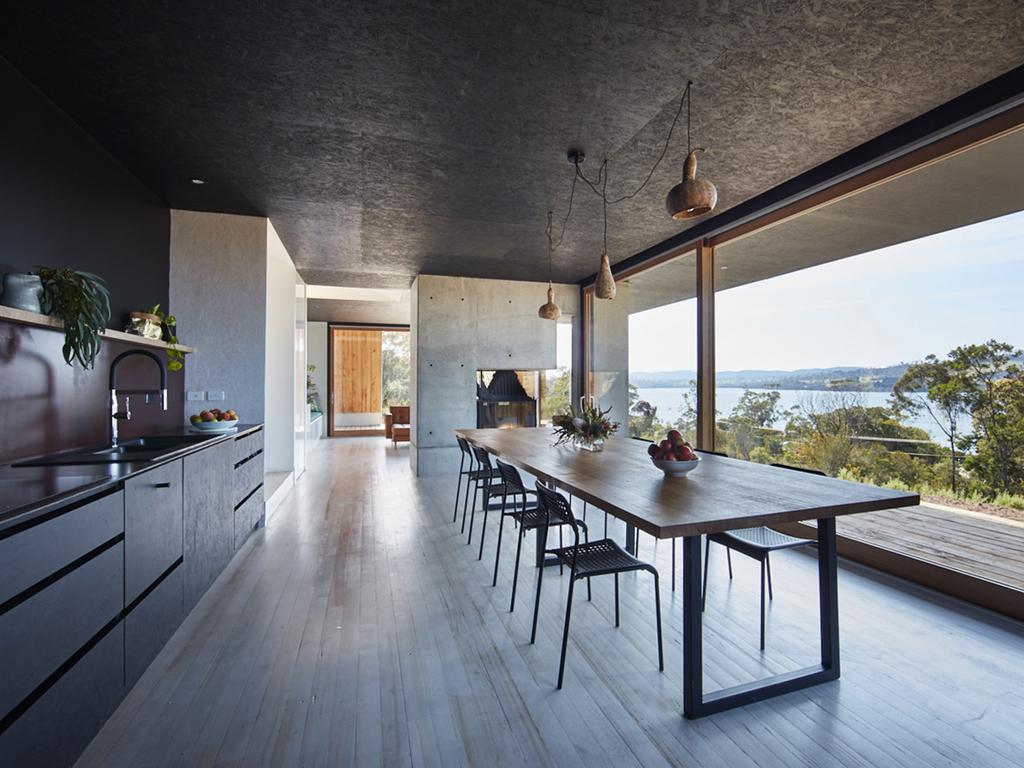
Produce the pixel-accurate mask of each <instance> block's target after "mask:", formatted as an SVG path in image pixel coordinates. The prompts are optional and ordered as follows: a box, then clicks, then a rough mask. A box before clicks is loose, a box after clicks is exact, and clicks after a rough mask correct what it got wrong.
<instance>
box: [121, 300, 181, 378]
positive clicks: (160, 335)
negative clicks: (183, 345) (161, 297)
mask: <svg viewBox="0 0 1024 768" xmlns="http://www.w3.org/2000/svg"><path fill="white" fill-rule="evenodd" d="M128 317H129V319H130V320H131V322H132V327H133V329H134V327H135V325H136V323H138V324H139V326H140V327H141V328H142V330H143V331H145V332H143V333H141V335H142V336H146V337H147V338H150V339H163V340H164V341H165V342H167V370H168V371H180V370H181V369H182V368H183V367H184V365H185V355H184V353H183V352H182V351H181V350H180V349H178V337H177V335H176V334H177V325H178V318H176V317H175V316H174V315H168V314H167V313H166V312H164V311H163V310H162V309H160V305H159V304H154V305H153V306H152V307H150V308H149V309H147V310H146V311H145V312H130V313H129V314H128ZM136 317H137V318H138V320H136ZM154 327H155V330H154ZM133 332H136V331H133ZM153 334H155V335H153Z"/></svg>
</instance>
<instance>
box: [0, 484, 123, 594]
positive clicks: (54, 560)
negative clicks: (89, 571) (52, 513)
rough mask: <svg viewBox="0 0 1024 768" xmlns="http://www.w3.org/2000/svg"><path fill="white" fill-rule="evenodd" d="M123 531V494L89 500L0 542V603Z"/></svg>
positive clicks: (119, 492)
mask: <svg viewBox="0 0 1024 768" xmlns="http://www.w3.org/2000/svg"><path fill="white" fill-rule="evenodd" d="M122 531H124V493H123V492H122V491H118V492H117V493H114V494H111V495H109V496H104V497H103V498H100V499H97V500H96V501H90V502H87V503H85V504H83V505H82V506H79V507H76V508H74V509H72V510H70V511H68V512H64V513H62V514H59V515H57V516H56V517H53V518H50V519H49V520H47V521H45V522H42V523H39V524H38V525H33V526H32V527H30V528H26V529H24V530H22V531H20V532H18V533H15V534H12V535H10V536H7V537H6V538H3V539H0V603H3V602H5V601H7V600H9V599H10V598H12V597H14V596H15V595H17V594H18V593H19V592H22V591H23V590H26V589H28V588H29V587H31V586H32V585H33V584H36V583H37V582H40V581H42V580H43V579H45V578H46V577H47V576H49V575H51V574H53V573H55V572H57V571H59V570H60V569H61V568H63V567H64V566H66V565H68V564H69V563H72V562H74V561H75V560H77V559H78V558H80V557H81V556H82V555H84V554H86V553H88V552H91V551H92V550H94V549H95V548H96V547H98V546H100V545H101V544H104V543H106V542H108V541H110V540H111V539H112V538H114V537H115V536H117V535H118V534H119V533H121V532H122Z"/></svg>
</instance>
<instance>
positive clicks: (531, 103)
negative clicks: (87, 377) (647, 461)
mask: <svg viewBox="0 0 1024 768" xmlns="http://www.w3.org/2000/svg"><path fill="white" fill-rule="evenodd" d="M5 11H6V13H5V23H4V24H3V25H2V26H0V52H2V53H3V55H4V56H6V57H7V58H8V59H9V60H10V61H11V62H12V63H13V64H14V65H15V66H16V67H17V68H19V69H20V70H21V71H22V72H23V73H24V74H25V75H26V76H27V77H28V78H29V79H31V80H32V81H33V82H34V83H36V84H37V85H38V86H39V87H40V88H41V89H42V91H43V92H45V93H46V94H47V95H49V96H50V97H51V98H52V99H53V100H54V101H55V102H57V104H58V105H60V106H61V107H62V108H64V109H65V110H66V111H67V112H68V113H69V114H70V115H71V116H72V117H73V118H74V119H76V120H77V121H78V122H79V123H80V124H81V125H82V126H83V127H85V128H86V130H88V131H89V132H90V133H92V134H93V136H94V137H96V138H97V140H98V141H99V142H100V143H101V144H103V145H104V146H105V147H106V148H107V149H109V150H110V151H111V153H112V154H114V156H116V157H117V158H118V159H120V160H121V161H122V162H123V163H124V164H125V165H126V166H127V167H128V168H129V169H130V170H132V171H133V172H134V173H135V174H136V175H138V176H139V178H141V179H142V180H143V181H144V182H145V183H146V184H148V185H149V186H150V187H152V188H153V189H154V190H155V191H156V192H157V193H158V194H160V195H161V196H162V197H163V198H164V199H165V200H166V201H167V203H168V204H169V205H171V206H173V207H178V208H188V209H197V210H213V211H224V212H231V213H241V214H258V215H267V216H269V217H270V219H271V220H272V221H273V223H274V226H275V228H276V229H277V231H278V233H279V234H280V236H281V238H282V240H283V241H284V243H285V245H286V246H287V248H288V249H289V251H290V253H291V255H292V257H293V258H294V259H295V262H296V265H297V266H298V268H299V270H300V272H301V273H302V274H303V276H304V277H305V278H306V279H307V281H309V282H315V283H325V284H337V285H353V286H376V287H405V286H408V285H409V283H410V282H411V280H412V277H413V276H414V275H415V274H417V273H419V272H428V273H437V274H461V275H469V276H486V277H500V278H510V279H537V278H541V279H542V278H544V277H546V272H547V266H546V255H545V244H544V235H543V229H544V223H545V216H546V211H547V210H548V208H549V207H552V206H553V207H554V208H555V210H556V212H557V213H559V214H561V213H563V212H564V210H565V204H566V195H567V192H568V185H569V181H570V178H571V169H570V166H569V165H568V164H567V162H566V160H565V149H566V147H567V146H569V145H579V146H582V147H584V148H585V149H586V150H587V152H588V154H589V156H590V157H591V158H592V160H591V161H590V162H589V163H588V164H587V169H588V170H589V171H590V172H594V171H595V170H596V166H597V160H598V158H600V157H602V156H607V157H608V158H609V162H610V168H611V181H610V183H609V191H610V193H611V194H613V195H615V194H619V193H621V192H622V191H625V190H628V189H631V188H632V187H635V186H636V184H637V183H638V182H639V181H641V180H642V179H643V176H644V175H645V173H646V171H647V170H648V168H649V167H650V164H651V163H652V161H653V160H654V159H655V158H656V156H657V154H658V152H659V151H660V147H661V142H662V140H663V138H664V136H665V132H666V130H667V127H668V124H669V122H670V120H671V116H672V115H673V114H674V112H675V110H676V107H677V106H678V98H679V95H680V93H681V91H682V89H683V86H684V85H685V82H686V79H687V78H692V79H693V80H695V81H696V83H697V87H696V90H695V92H694V138H695V143H698V144H702V145H706V146H707V147H708V149H709V152H708V153H707V155H706V156H704V157H703V158H702V160H701V173H702V174H704V175H706V176H707V177H709V178H711V179H713V180H714V181H715V183H716V184H717V185H718V188H719V209H718V210H719V211H722V210H725V209H727V208H728V207H730V206H733V205H735V204H737V203H739V202H741V201H743V200H745V199H747V198H749V197H751V196H753V195H755V194H757V193H759V192H762V191H764V190H766V189H769V188H771V187H773V186H775V185H776V184H779V183H780V182H782V181H784V180H786V179H788V178H791V177H792V176H794V175H796V174H797V173H799V172H801V171H803V170H806V169H808V168H811V167H813V166H815V165H817V164H819V163H821V162H823V161H825V160H828V159H829V158H831V157H834V156H835V155H837V154H839V153H841V152H843V151H846V150H848V149H850V148H852V147H854V146H856V145H858V144H860V143H862V142H864V141H866V140H868V139H870V138H872V137H874V136H877V135H879V134H881V133H883V132H885V131H886V130H889V129H891V128H893V127H895V126H897V125H899V124H901V123H903V122H905V121H906V120H908V119H910V118H913V117H915V116H917V115H919V114H921V113H923V112H925V111H927V110H929V109H930V108H933V107H935V106H937V105H939V104H942V103H944V102H946V101H948V100H949V99H951V98H954V97H955V96H958V95H959V94H961V93H963V92H965V91H967V90H969V89H971V88H973V87H975V86H977V85H979V84H981V83H983V82H985V81H987V80H989V79H991V78H993V77H995V76H998V75H1000V74H1002V73H1004V72H1006V71H1008V70H1009V69H1011V68H1013V67H1014V66H1017V65H1018V64H1020V62H1021V60H1022V53H1024V9H1022V4H1021V2H1019V0H987V1H984V2H982V1H980V0H974V1H973V2H972V1H971V0H944V1H942V2H923V1H920V2H909V1H906V0H904V1H902V2H901V1H900V0H894V1H891V2H885V3H873V2H866V1H858V0H810V1H804V2H800V1H798V0H761V1H760V2H740V1H738V0H731V1H730V0H703V1H702V2H681V1H678V2H671V3H661V2H653V1H651V0H641V1H638V2H633V1H631V2H621V0H565V2H561V3H557V2H539V1H535V2H503V3H499V2H458V1H452V2H380V1H376V2H367V3H356V2H346V3H343V4H342V3H333V2H329V0H319V1H317V0H304V1H302V2H296V1H293V2H287V3H285V2H282V3H252V2H241V1H240V0H227V1H224V2H217V3H209V2H195V0H185V1H183V2H170V1H169V0H164V1H163V2H150V3H145V4H128V3H110V2H89V3H75V4H70V3H68V4H64V3H48V2H22V1H21V0H18V1H16V2H12V3H7V4H5ZM684 151H685V137H684V135H683V133H682V132H680V133H678V134H677V135H676V137H675V139H674V140H673V142H672V146H671V149H670V153H669V160H670V162H666V163H665V164H664V165H663V167H662V168H661V169H659V171H658V173H656V174H655V176H654V178H653V179H652V181H651V184H650V185H649V187H648V189H647V190H645V192H643V193H642V194H640V195H638V196H637V197H636V198H634V199H633V200H631V201H630V202H629V203H627V204H625V205H623V206H619V207H616V208H614V209H612V212H611V216H610V223H609V239H610V253H611V255H612V260H613V261H618V260H620V259H622V258H626V257H628V256H630V255H632V254H634V253H636V252H638V251H640V250H642V249H644V248H647V247H649V246H651V245H654V244H656V243H657V242H659V241H661V240H663V239H664V238H666V237H668V236H670V235H673V234H676V233H677V232H679V231H680V230H681V229H682V228H683V225H681V224H679V223H677V222H673V221H672V220H670V219H668V218H667V217H666V216H665V214H664V209H663V199H664V194H665V192H666V191H667V189H668V188H669V187H670V186H671V185H672V184H673V183H674V182H675V181H676V180H677V178H678V174H679V167H680V163H681V161H682V156H683V154H684ZM192 177H201V178H204V179H206V180H207V181H208V183H207V184H205V185H203V186H195V185H193V184H191V183H190V181H189V180H190V179H191V178H192ZM600 229H601V226H600V206H599V204H598V201H597V199H596V198H594V197H592V196H591V195H589V193H587V192H586V191H585V190H584V191H583V192H582V193H581V194H579V195H578V198H577V206H576V209H575V211H574V214H573V218H572V220H571V221H570V224H569V228H568V231H567V235H566V238H565V241H564V244H563V247H562V248H560V249H559V250H558V252H557V254H556V262H555V270H554V271H555V279H556V280H565V281H574V280H578V279H581V278H582V277H584V276H586V275H588V274H590V273H592V272H593V271H594V269H595V266H596V260H597V254H598V253H599V250H600Z"/></svg>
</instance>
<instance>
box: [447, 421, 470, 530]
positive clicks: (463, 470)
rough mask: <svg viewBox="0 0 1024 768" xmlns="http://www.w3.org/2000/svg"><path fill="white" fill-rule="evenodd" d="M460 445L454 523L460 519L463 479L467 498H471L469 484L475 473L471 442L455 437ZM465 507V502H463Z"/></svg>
mask: <svg viewBox="0 0 1024 768" xmlns="http://www.w3.org/2000/svg"><path fill="white" fill-rule="evenodd" d="M455 441H456V442H457V443H458V444H459V482H458V484H457V485H456V486H455V512H454V514H452V522H453V523H454V522H455V521H456V520H458V519H459V497H460V496H461V495H462V478H464V477H465V478H466V496H467V498H468V497H469V483H470V481H471V480H472V478H471V477H470V475H471V474H472V473H473V452H472V451H471V450H470V449H469V441H468V440H466V438H464V437H459V436H458V435H456V436H455ZM463 506H465V502H463Z"/></svg>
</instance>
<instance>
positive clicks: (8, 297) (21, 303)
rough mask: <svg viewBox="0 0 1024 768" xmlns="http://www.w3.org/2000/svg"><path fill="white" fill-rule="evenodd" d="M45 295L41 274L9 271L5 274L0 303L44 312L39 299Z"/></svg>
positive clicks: (27, 310) (30, 310) (29, 310)
mask: <svg viewBox="0 0 1024 768" xmlns="http://www.w3.org/2000/svg"><path fill="white" fill-rule="evenodd" d="M42 295H43V283H42V281H41V280H40V279H39V275H29V274H25V273H21V272H8V273H7V274H6V275H4V292H3V295H2V296H0V304H3V305H4V306H5V307H13V308H14V309H23V310H25V311H26V312H42V311H43V310H42V308H41V307H40V305H39V301H40V299H41V298H42Z"/></svg>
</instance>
